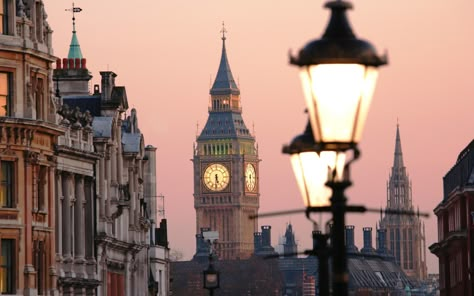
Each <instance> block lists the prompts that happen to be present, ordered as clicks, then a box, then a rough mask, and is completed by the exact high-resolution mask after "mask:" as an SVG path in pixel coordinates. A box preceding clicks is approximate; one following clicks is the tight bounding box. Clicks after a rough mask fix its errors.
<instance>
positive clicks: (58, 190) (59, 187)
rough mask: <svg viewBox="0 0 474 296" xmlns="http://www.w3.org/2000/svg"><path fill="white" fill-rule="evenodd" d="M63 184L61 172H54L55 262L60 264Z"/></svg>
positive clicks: (61, 252)
mask: <svg viewBox="0 0 474 296" xmlns="http://www.w3.org/2000/svg"><path fill="white" fill-rule="evenodd" d="M63 201H64V196H63V184H62V172H61V171H58V170H57V171H56V203H55V204H56V205H55V207H56V261H58V262H60V261H61V259H62V254H63V247H62V246H63V242H62V229H63V219H62V208H63Z"/></svg>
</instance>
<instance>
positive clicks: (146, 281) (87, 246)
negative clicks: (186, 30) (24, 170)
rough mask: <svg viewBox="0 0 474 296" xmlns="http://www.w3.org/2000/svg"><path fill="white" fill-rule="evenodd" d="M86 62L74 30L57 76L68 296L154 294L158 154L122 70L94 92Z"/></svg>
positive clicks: (61, 233)
mask: <svg viewBox="0 0 474 296" xmlns="http://www.w3.org/2000/svg"><path fill="white" fill-rule="evenodd" d="M85 61H86V60H85V59H84V58H83V56H82V52H81V49H80V45H79V42H78V38H77V34H76V32H75V29H74V30H73V36H72V40H71V45H70V51H69V55H68V58H65V59H62V60H60V59H59V60H57V62H56V69H55V70H54V81H55V83H56V85H55V87H56V92H57V94H58V96H60V104H61V107H60V109H59V112H58V113H59V114H60V115H61V124H62V125H63V126H65V128H66V134H65V136H64V137H63V138H60V141H59V145H58V151H57V152H58V161H60V163H59V164H58V165H60V166H59V168H60V173H59V174H58V178H57V183H58V188H59V189H58V195H57V201H58V213H59V218H58V225H57V228H56V233H57V235H58V241H57V246H58V252H57V253H58V254H57V258H58V266H60V271H61V272H60V277H59V284H60V293H62V294H64V295H104V296H105V295H107V296H116V295H118V296H120V295H148V293H149V291H150V288H153V287H154V286H155V285H156V284H155V283H157V280H156V279H153V277H152V275H153V276H154V273H153V272H152V270H151V263H150V262H151V260H152V258H153V256H154V254H156V252H152V251H151V249H152V248H151V247H150V245H152V239H153V237H152V234H153V233H154V228H153V223H156V219H155V218H153V214H154V213H152V212H151V211H150V209H151V206H150V205H149V203H150V199H148V198H146V197H153V196H156V180H155V178H156V165H155V164H152V163H151V161H153V162H154V161H155V159H156V157H155V153H156V149H155V148H154V147H152V146H148V147H145V142H144V136H143V134H142V133H141V131H140V129H139V126H138V122H139V121H138V115H137V111H136V110H135V109H131V110H130V109H129V106H128V98H127V93H126V90H125V87H123V86H118V85H116V83H115V79H116V76H117V75H116V74H115V73H114V72H111V71H103V72H100V75H101V84H100V85H94V87H93V93H90V91H89V81H90V79H91V78H92V76H91V74H90V73H89V71H88V70H87V67H86V63H85ZM91 177H94V179H92V178H91ZM164 231H165V233H166V227H165V229H164ZM164 248H165V250H164V251H163V252H161V253H159V254H158V255H160V254H162V255H163V256H162V257H163V260H164V261H166V256H167V255H166V254H167V253H166V252H167V242H166V246H165V247H164ZM155 249H156V248H153V250H155ZM155 259H156V258H155ZM158 259H159V258H158ZM155 265H156V264H155ZM166 279H167V276H166V273H164V275H163V278H162V279H158V280H159V281H161V282H162V283H161V284H162V285H164V283H166ZM158 284H160V283H158ZM163 289H165V288H163ZM162 295H166V294H162Z"/></svg>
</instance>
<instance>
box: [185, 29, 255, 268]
mask: <svg viewBox="0 0 474 296" xmlns="http://www.w3.org/2000/svg"><path fill="white" fill-rule="evenodd" d="M225 40H226V37H225V29H223V30H222V56H221V61H220V64H219V69H218V71H217V76H216V79H215V81H214V84H213V85H212V88H211V90H210V101H209V117H208V119H207V122H206V125H205V127H204V129H203V130H202V131H201V134H200V135H199V136H198V137H197V143H196V144H195V149H194V157H193V163H194V208H195V209H196V233H197V234H199V233H200V232H201V229H202V228H209V229H210V230H211V231H217V232H219V239H218V241H217V243H216V252H217V255H218V256H219V258H221V259H238V258H241V259H245V258H248V257H250V256H251V255H252V253H253V236H254V232H256V231H257V220H250V219H249V216H250V215H255V214H257V211H258V207H259V197H260V193H259V179H258V172H259V170H258V164H259V159H258V150H257V147H256V145H255V137H253V136H252V135H251V133H250V132H249V130H248V129H247V127H246V125H245V123H244V120H243V118H242V106H241V99H240V90H239V88H238V86H237V84H236V83H235V80H234V77H233V76H232V72H231V70H230V66H229V62H228V59H227V52H226V47H225Z"/></svg>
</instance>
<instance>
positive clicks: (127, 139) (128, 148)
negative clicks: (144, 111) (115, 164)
mask: <svg viewBox="0 0 474 296" xmlns="http://www.w3.org/2000/svg"><path fill="white" fill-rule="evenodd" d="M141 139H142V134H140V133H136V134H132V133H122V148H123V152H126V153H139V152H140V144H141Z"/></svg>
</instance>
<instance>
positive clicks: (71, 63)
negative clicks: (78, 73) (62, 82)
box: [68, 59, 74, 69]
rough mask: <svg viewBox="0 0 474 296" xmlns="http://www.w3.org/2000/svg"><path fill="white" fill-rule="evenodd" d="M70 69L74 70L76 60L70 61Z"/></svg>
mask: <svg viewBox="0 0 474 296" xmlns="http://www.w3.org/2000/svg"><path fill="white" fill-rule="evenodd" d="M68 62H69V69H74V59H68Z"/></svg>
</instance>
